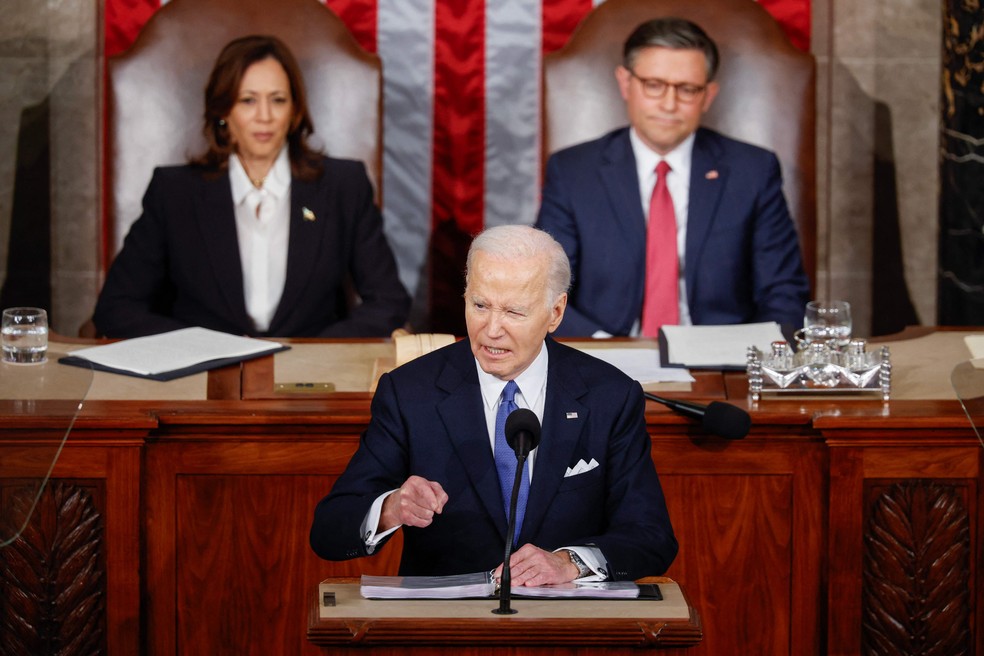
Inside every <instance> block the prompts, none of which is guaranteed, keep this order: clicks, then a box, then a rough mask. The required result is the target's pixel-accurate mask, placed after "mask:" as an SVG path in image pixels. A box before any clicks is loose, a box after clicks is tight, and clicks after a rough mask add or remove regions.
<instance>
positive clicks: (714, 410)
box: [643, 392, 752, 440]
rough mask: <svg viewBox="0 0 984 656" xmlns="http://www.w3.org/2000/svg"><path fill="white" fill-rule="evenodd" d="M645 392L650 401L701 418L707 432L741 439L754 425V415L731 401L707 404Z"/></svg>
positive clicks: (727, 437)
mask: <svg viewBox="0 0 984 656" xmlns="http://www.w3.org/2000/svg"><path fill="white" fill-rule="evenodd" d="M643 394H644V395H645V397H646V398H647V399H649V400H650V401H655V402H656V403H662V404H663V405H665V406H666V407H668V408H670V409H671V410H675V411H677V412H679V413H680V414H683V415H686V416H688V417H691V418H692V419H699V420H700V424H701V428H703V429H704V430H705V431H706V432H708V433H712V434H714V435H717V436H718V437H723V438H724V439H726V440H740V439H741V438H743V437H745V436H746V435H748V431H749V429H750V428H751V427H752V417H751V416H750V415H749V414H748V413H747V412H745V411H744V410H742V409H741V408H739V407H737V406H734V405H731V404H730V403H722V402H721V401H712V402H711V403H710V405H706V406H705V405H701V404H699V403H693V402H692V401H677V400H674V399H666V398H663V397H662V396H656V395H655V394H650V393H649V392H643Z"/></svg>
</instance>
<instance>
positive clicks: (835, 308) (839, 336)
mask: <svg viewBox="0 0 984 656" xmlns="http://www.w3.org/2000/svg"><path fill="white" fill-rule="evenodd" d="M803 337H804V338H805V341H806V342H807V343H808V344H812V343H814V342H825V343H827V344H829V345H830V346H831V347H833V348H838V349H841V348H844V347H845V346H847V345H848V343H849V342H850V341H851V304H850V303H848V302H847V301H810V302H809V303H807V304H806V313H805V314H804V315H803Z"/></svg>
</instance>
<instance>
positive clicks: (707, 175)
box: [704, 169, 719, 180]
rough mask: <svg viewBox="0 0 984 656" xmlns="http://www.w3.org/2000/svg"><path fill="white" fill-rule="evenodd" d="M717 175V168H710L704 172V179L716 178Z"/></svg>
mask: <svg viewBox="0 0 984 656" xmlns="http://www.w3.org/2000/svg"><path fill="white" fill-rule="evenodd" d="M718 175H719V174H718V172H717V170H715V169H711V170H710V171H708V172H707V173H705V174H704V177H705V178H706V179H708V180H717V179H718Z"/></svg>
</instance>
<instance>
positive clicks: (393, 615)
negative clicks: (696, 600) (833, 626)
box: [307, 577, 703, 656]
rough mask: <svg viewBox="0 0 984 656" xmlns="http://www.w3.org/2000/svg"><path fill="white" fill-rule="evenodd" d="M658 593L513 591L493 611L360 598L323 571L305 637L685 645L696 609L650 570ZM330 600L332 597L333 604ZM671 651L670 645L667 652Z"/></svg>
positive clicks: (492, 648) (469, 604)
mask: <svg viewBox="0 0 984 656" xmlns="http://www.w3.org/2000/svg"><path fill="white" fill-rule="evenodd" d="M643 582H645V583H656V584H658V585H659V588H660V592H661V593H662V595H663V599H661V600H637V599H603V600H598V599H591V600H589V599H576V600H575V599H522V598H520V599H517V598H513V600H512V604H511V605H512V607H513V608H514V609H516V610H517V611H518V612H517V613H516V614H515V615H496V614H494V613H492V610H493V609H494V608H496V607H497V606H498V601H496V600H490V599H467V600H461V599H410V600H408V599H400V600H381V599H364V598H362V596H361V595H360V593H359V584H358V580H357V579H328V580H326V581H324V582H322V583H321V584H320V585H319V586H318V590H317V593H316V594H314V595H313V597H312V599H311V602H310V614H309V617H308V631H307V637H308V640H309V641H311V642H312V643H314V644H316V645H319V646H321V647H324V648H325V649H326V651H330V653H333V654H334V653H342V652H343V651H344V650H345V649H346V648H351V651H352V652H353V653H355V652H356V650H357V649H359V650H361V653H365V648H366V647H371V648H372V653H373V655H374V656H377V655H379V654H383V653H386V652H385V651H381V649H384V650H385V648H387V647H391V648H393V652H392V653H394V654H396V653H400V654H405V653H426V654H445V653H446V654H455V655H456V656H465V655H467V654H478V653H481V654H499V653H502V654H505V653H509V654H515V653H516V652H517V648H521V649H522V653H523V654H537V653H540V649H542V650H544V653H546V651H549V653H550V654H551V656H562V655H563V654H576V653H586V652H585V651H584V650H585V648H590V653H592V654H594V653H602V654H622V653H632V654H638V650H639V648H650V649H674V648H678V649H680V650H681V653H682V652H683V650H685V649H687V648H688V647H692V646H694V645H696V644H698V643H699V642H700V641H701V638H702V637H703V629H702V627H701V623H700V617H699V616H698V615H697V612H696V611H695V610H694V609H693V607H691V606H690V604H689V603H688V602H687V599H686V597H685V596H684V593H683V590H682V589H681V588H680V586H679V585H678V584H677V583H676V582H675V581H673V580H672V579H669V578H665V577H654V578H649V579H644V581H643ZM332 604H334V605H332ZM670 653H673V652H670Z"/></svg>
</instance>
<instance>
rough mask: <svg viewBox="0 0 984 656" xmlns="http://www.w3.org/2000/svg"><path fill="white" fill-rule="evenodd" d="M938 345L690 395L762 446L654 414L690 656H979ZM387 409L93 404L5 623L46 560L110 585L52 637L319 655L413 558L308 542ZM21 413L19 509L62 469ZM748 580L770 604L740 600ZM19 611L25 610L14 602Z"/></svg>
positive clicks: (291, 402)
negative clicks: (689, 614)
mask: <svg viewBox="0 0 984 656" xmlns="http://www.w3.org/2000/svg"><path fill="white" fill-rule="evenodd" d="M927 337H928V338H929V339H931V340H935V341H933V342H932V343H931V344H927V343H926V342H912V343H905V344H902V343H900V344H898V345H897V347H896V346H893V363H894V369H893V377H894V378H895V380H896V381H897V383H898V384H897V385H896V387H895V390H893V398H892V400H891V401H890V402H888V403H881V402H880V401H876V400H872V399H870V398H867V397H866V398H865V399H863V400H858V399H851V398H840V399H833V398H830V397H824V398H823V399H816V398H803V397H801V398H789V397H784V398H782V399H767V400H763V401H761V402H759V403H758V404H757V405H755V406H754V407H749V406H748V402H747V399H746V397H745V391H746V388H747V386H746V385H745V381H744V377H743V375H742V374H740V373H729V374H727V375H724V376H722V375H721V374H715V373H708V374H707V375H706V376H704V377H702V379H701V382H700V383H699V385H698V389H697V390H695V391H692V392H680V393H672V394H671V395H673V396H691V397H697V398H704V399H715V398H728V399H729V400H731V401H732V402H734V403H736V404H738V405H741V406H744V407H748V408H749V410H750V412H751V414H752V418H753V422H754V425H753V429H752V432H751V433H750V435H749V436H748V437H747V438H745V439H744V440H739V441H733V442H725V441H721V440H717V439H713V438H709V437H706V436H704V435H701V434H700V432H699V430H698V429H697V428H696V427H695V426H694V425H693V424H692V423H691V422H690V420H688V419H686V418H683V417H680V416H677V415H674V414H672V413H671V412H670V411H668V410H667V409H665V408H663V407H662V406H657V405H656V404H653V403H651V404H649V406H648V407H647V424H648V429H649V432H650V434H651V436H652V442H653V449H652V454H653V458H654V461H655V463H656V466H657V470H658V471H659V473H660V479H661V481H662V483H663V487H664V491H665V493H666V497H667V502H668V505H669V510H670V515H671V517H672V520H673V524H674V528H675V530H676V533H677V535H678V538H679V540H680V545H681V551H680V555H679V557H678V558H677V560H676V561H675V562H674V564H673V566H672V567H671V569H670V571H669V572H668V573H667V575H668V576H670V577H672V578H673V579H675V580H678V581H681V582H683V583H684V584H685V586H686V590H687V595H688V599H689V600H690V602H691V603H692V605H693V607H694V608H695V609H696V610H697V612H699V613H700V617H701V620H702V622H703V629H704V639H703V640H702V641H701V643H700V644H699V645H697V646H695V647H693V648H692V649H691V650H690V652H689V653H691V654H708V655H713V656H719V655H722V654H724V655H727V654H750V653H756V654H794V655H797V656H799V655H801V654H826V653H829V654H856V653H860V652H862V651H865V650H875V647H876V645H878V644H880V643H879V641H880V640H885V641H887V644H889V645H890V646H891V647H890V648H885V649H883V650H882V651H883V652H884V651H895V652H898V653H904V652H905V651H906V649H908V648H909V647H910V646H911V645H913V644H915V645H916V647H918V644H924V645H925V644H932V645H936V646H937V647H938V649H939V652H940V653H974V652H975V651H976V653H984V604H981V603H980V602H979V600H980V599H981V598H982V597H984V579H982V573H981V563H984V534H982V528H981V527H982V526H984V492H982V470H984V455H982V454H984V449H982V448H981V445H980V443H979V442H978V440H977V437H976V434H975V433H974V431H973V430H972V428H971V426H970V424H969V422H968V420H967V418H966V416H965V415H964V413H963V411H962V409H961V407H960V405H959V403H958V402H957V400H956V399H955V397H954V395H953V392H952V389H949V386H948V372H949V370H950V368H952V366H953V365H954V364H956V361H955V360H954V359H955V358H956V359H965V358H966V357H968V354H966V353H965V352H964V353H962V354H961V342H960V337H961V335H960V333H952V334H949V335H943V336H939V335H936V336H927ZM921 339H922V338H921ZM930 347H932V348H930ZM0 375H3V372H0ZM705 379H706V380H705ZM906 389H908V390H921V391H916V392H912V394H915V395H916V398H913V396H912V395H911V394H910V393H909V392H906V393H903V392H905V390H906ZM920 397H921V398H920ZM369 400H370V396H369V394H368V393H366V392H341V393H337V394H334V395H330V396H329V397H328V398H323V399H318V398H303V397H298V396H295V397H293V398H287V399H267V400H236V399H232V400H205V399H201V400H182V399H172V400H153V399H144V400H134V401H125V400H116V399H102V400H95V401H89V402H86V404H85V407H84V409H83V411H82V413H81V415H80V417H79V419H78V420H77V422H76V424H75V428H74V430H73V433H72V435H71V436H70V438H69V440H68V443H67V445H66V446H65V449H64V450H63V452H62V454H61V458H60V459H59V461H58V464H57V466H56V468H55V471H54V473H53V475H54V478H53V483H52V485H51V486H49V488H48V490H47V492H46V496H45V498H44V502H43V503H42V505H41V507H40V512H39V514H37V515H36V516H35V518H34V520H33V524H32V526H36V527H45V530H44V531H39V530H38V531H32V532H29V533H27V534H25V536H24V537H23V540H24V541H25V543H24V544H23V545H21V547H22V548H21V549H20V551H18V552H17V554H19V555H18V556H17V559H14V558H13V556H12V554H14V552H12V551H5V552H4V554H3V557H0V586H3V589H2V590H0V604H7V605H5V606H3V611H2V613H0V614H3V613H10V612H15V613H26V612H28V611H29V610H32V609H33V610H37V609H39V608H41V607H42V604H41V602H44V601H47V598H44V597H43V595H41V596H40V597H39V595H38V593H36V591H35V590H34V589H33V588H30V589H29V588H27V587H24V586H26V585H27V584H26V581H28V580H30V576H31V572H33V571H34V569H32V568H35V569H36V568H39V567H41V566H42V563H44V564H45V566H46V567H52V568H54V570H52V571H57V572H58V576H59V578H58V580H61V581H72V582H73V584H74V585H75V587H74V588H73V590H74V591H76V592H82V591H89V592H91V595H90V596H89V597H87V598H88V599H90V603H88V604H87V605H83V606H80V607H67V606H54V607H52V608H54V609H55V610H54V611H53V612H54V613H55V617H54V620H55V623H54V624H50V625H48V626H59V624H58V621H62V620H64V624H63V625H61V626H65V627H66V630H68V627H71V629H72V630H73V631H75V634H76V635H85V636H87V637H88V638H89V639H90V640H91V641H92V642H93V643H94V644H96V645H103V646H104V647H105V649H106V651H107V652H108V653H110V654H125V655H128V654H135V653H146V654H151V655H156V654H168V655H173V654H189V653H207V654H218V653H258V652H263V653H291V654H312V655H313V654H318V653H320V649H319V648H318V647H317V646H316V645H313V644H311V643H310V642H308V640H307V639H306V637H305V636H306V631H307V614H308V611H309V607H308V606H309V603H310V594H311V585H312V582H313V581H321V580H324V579H327V578H332V577H353V576H358V575H360V574H362V573H371V574H391V573H395V568H396V563H397V560H398V554H399V548H400V541H399V539H397V540H394V541H393V542H392V543H391V544H389V545H387V546H386V547H385V548H384V549H382V550H381V552H380V553H379V554H378V555H377V556H375V557H373V558H371V559H366V560H355V561H348V562H342V563H328V562H324V561H321V560H319V559H318V558H317V557H315V556H314V554H313V553H312V552H311V551H310V549H309V547H308V544H307V533H308V529H309V527H310V520H311V514H312V512H313V508H314V506H315V504H316V503H317V501H318V500H319V499H320V498H321V497H322V496H323V495H324V494H325V493H326V492H327V491H328V489H329V488H330V487H331V485H332V482H333V481H334V480H335V478H336V477H337V476H338V475H339V474H340V473H341V471H342V470H343V469H344V467H345V464H346V463H347V462H348V459H349V457H350V456H351V454H352V453H353V452H354V450H355V448H356V446H357V444H358V437H359V434H360V433H361V431H362V430H363V428H364V427H365V425H366V423H367V422H368V420H369V406H368V404H369ZM12 403H13V402H12V401H0V498H3V499H5V500H6V499H9V498H10V496H11V495H12V494H14V491H15V490H16V489H18V486H20V485H22V484H23V481H24V480H25V479H30V478H32V477H35V476H40V475H43V471H42V467H41V465H40V464H39V459H38V458H37V457H36V456H37V452H38V449H39V448H45V447H39V440H40V439H41V438H42V437H43V436H44V435H45V434H46V431H47V432H50V431H51V430H52V428H51V425H50V419H49V418H46V417H45V415H44V409H43V407H42V406H38V412H37V414H35V415H32V416H25V415H23V414H18V413H15V412H13V410H12V405H11V404H12ZM48 527H58V528H59V530H58V531H51V530H48ZM66 536H71V537H72V539H73V540H74V542H72V543H71V546H73V547H74V549H73V550H67V546H68V545H67V544H66V543H65V542H64V539H65V538H66ZM58 540H62V542H58ZM909 544H913V545H923V546H926V547H927V548H924V549H922V550H920V549H916V550H913V549H911V548H908V547H907V545H909ZM940 545H942V546H945V549H944V550H942V552H940V553H936V552H934V551H932V550H931V549H929V548H928V547H929V546H940ZM24 554H34V558H33V560H30V561H27V560H25V558H26V556H24ZM67 554H74V555H75V556H76V557H75V558H68V556H67ZM82 556H85V557H82ZM889 564H891V565H892V566H891V567H889V566H888V565H889ZM750 582H751V583H750ZM749 585H752V586H753V592H754V594H746V595H742V594H740V591H742V590H746V589H747V588H748V586H749ZM18 586H20V587H18ZM22 587H23V589H21V588H22ZM22 598H23V599H27V600H28V602H30V603H28V604H27V606H25V607H23V608H21V607H13V606H10V605H9V602H8V601H7V600H10V599H22ZM62 599H64V597H63V598H62ZM944 602H945V603H944ZM231 604H235V605H234V606H233V605H231ZM898 608H905V609H906V612H905V613H902V614H900V613H899V612H898V611H897V610H896V609H898ZM226 609H228V610H226ZM908 609H914V610H913V611H912V613H911V614H910V613H909V611H908ZM69 611H73V613H74V614H73V615H72V616H71V618H70V620H71V621H70V622H69V617H68V613H69ZM32 626H36V624H35V625H32ZM883 636H887V637H884V638H883ZM909 636H914V637H911V638H910V637H909ZM918 641H925V642H924V643H919V642H918ZM917 643H918V644H917ZM916 647H913V648H912V649H911V650H912V651H917V652H918V651H920V649H919V648H916ZM922 650H925V649H922Z"/></svg>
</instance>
